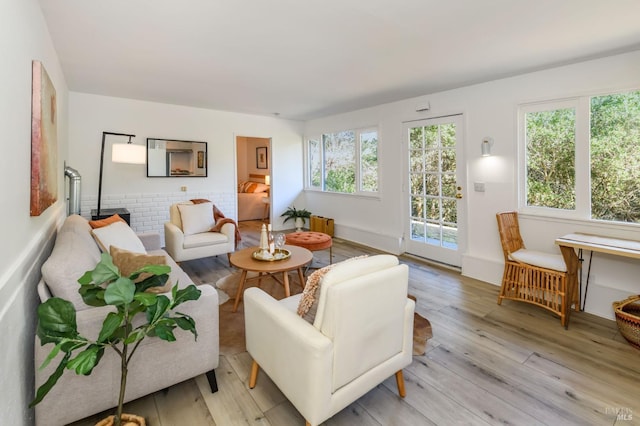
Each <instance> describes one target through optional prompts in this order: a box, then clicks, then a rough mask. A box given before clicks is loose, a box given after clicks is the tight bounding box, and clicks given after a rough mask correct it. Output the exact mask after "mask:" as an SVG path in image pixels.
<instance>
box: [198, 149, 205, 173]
mask: <svg viewBox="0 0 640 426" xmlns="http://www.w3.org/2000/svg"><path fill="white" fill-rule="evenodd" d="M198 168H199V169H203V168H204V151H198Z"/></svg>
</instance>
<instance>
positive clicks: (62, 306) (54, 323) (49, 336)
mask: <svg viewBox="0 0 640 426" xmlns="http://www.w3.org/2000/svg"><path fill="white" fill-rule="evenodd" d="M38 320H39V321H38V330H37V334H38V337H40V340H41V342H42V344H45V343H49V342H58V341H59V339H56V337H67V338H73V337H75V336H77V335H78V330H77V325H76V310H75V308H74V307H73V304H72V303H71V302H69V301H66V300H64V299H60V298H58V297H52V298H51V299H49V300H47V301H46V302H44V303H42V304H41V305H40V306H38Z"/></svg>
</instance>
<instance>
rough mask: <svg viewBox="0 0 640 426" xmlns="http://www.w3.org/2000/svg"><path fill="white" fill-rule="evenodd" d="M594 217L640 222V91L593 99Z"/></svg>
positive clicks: (592, 160) (592, 210) (592, 168)
mask: <svg viewBox="0 0 640 426" xmlns="http://www.w3.org/2000/svg"><path fill="white" fill-rule="evenodd" d="M590 148H591V217H593V218H594V219H602V220H612V221H620V222H636V223H637V222H640V92H631V93H624V94H618V95H608V96H598V97H594V98H592V99H591V144H590Z"/></svg>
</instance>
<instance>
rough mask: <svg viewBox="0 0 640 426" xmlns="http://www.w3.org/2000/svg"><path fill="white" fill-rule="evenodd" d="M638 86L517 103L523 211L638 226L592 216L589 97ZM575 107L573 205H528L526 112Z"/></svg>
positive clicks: (520, 191) (618, 225)
mask: <svg viewBox="0 0 640 426" xmlns="http://www.w3.org/2000/svg"><path fill="white" fill-rule="evenodd" d="M639 90H640V88H626V89H619V90H607V91H605V92H598V93H585V94H580V95H579V96H574V97H568V98H561V99H551V100H541V101H536V102H526V103H521V104H519V105H518V107H517V124H516V125H517V141H518V142H517V154H516V155H517V173H518V185H517V197H518V210H519V212H521V213H522V214H525V215H531V216H543V217H552V218H558V219H567V220H575V221H581V222H584V223H589V224H594V225H595V224H597V225H604V226H607V227H609V226H613V227H616V228H617V227H622V228H625V227H627V228H628V227H634V228H637V227H639V226H640V224H639V223H634V222H620V221H612V220H604V219H593V218H592V217H591V153H590V143H591V139H590V138H591V99H592V98H594V97H599V96H607V95H616V94H623V93H627V92H634V91H639ZM568 107H574V108H575V112H576V123H575V126H576V128H575V159H574V161H575V194H576V201H575V209H573V210H564V209H558V208H553V207H539V206H529V205H527V157H526V155H527V152H526V128H525V125H526V120H525V115H526V113H529V112H538V111H549V110H553V109H560V108H568Z"/></svg>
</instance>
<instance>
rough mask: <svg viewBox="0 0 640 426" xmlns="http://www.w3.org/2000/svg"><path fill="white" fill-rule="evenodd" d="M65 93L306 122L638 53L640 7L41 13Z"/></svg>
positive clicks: (310, 6)
mask: <svg viewBox="0 0 640 426" xmlns="http://www.w3.org/2000/svg"><path fill="white" fill-rule="evenodd" d="M39 2H40V5H41V7H42V11H43V14H44V17H45V20H46V22H47V25H48V27H49V31H50V33H51V37H52V39H53V43H54V45H55V48H56V51H57V53H58V57H59V59H60V62H61V64H62V69H63V71H64V74H65V78H66V81H67V84H68V87H69V89H70V90H71V91H74V92H84V93H93V94H99V95H106V96H115V97H123V98H131V99H140V100H147V101H153V102H162V103H170V104H178V105H188V106H193V107H201V108H208V109H216V110H224V111H233V112H241V113H249V114H260V115H273V114H277V115H279V116H280V117H282V118H287V119H295V120H308V119H313V118H318V117H322V116H326V115H331V114H336V113H340V112H345V111H351V110H354V109H359V108H364V107H368V106H373V105H378V104H382V103H386V102H392V101H397V100H401V99H406V98H410V97H414V96H419V95H424V94H429V93H434V92H437V91H442V90H446V89H451V88H455V87H461V86H465V85H469V84H473V83H478V82H483V81H489V80H494V79H497V78H502V77H506V76H511V75H515V74H520V73H524V72H527V71H533V70H539V69H543V68H548V67H552V66H556V65H561V64H568V63H572V62H577V61H582V60H585V59H590V58H597V57H601V56H607V55H610V54H614V53H620V52H625V51H631V50H637V49H640V24H638V18H639V17H640V1H638V0H611V1H603V0H446V1H445V0H180V1H178V0H103V1H87V0H39Z"/></svg>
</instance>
